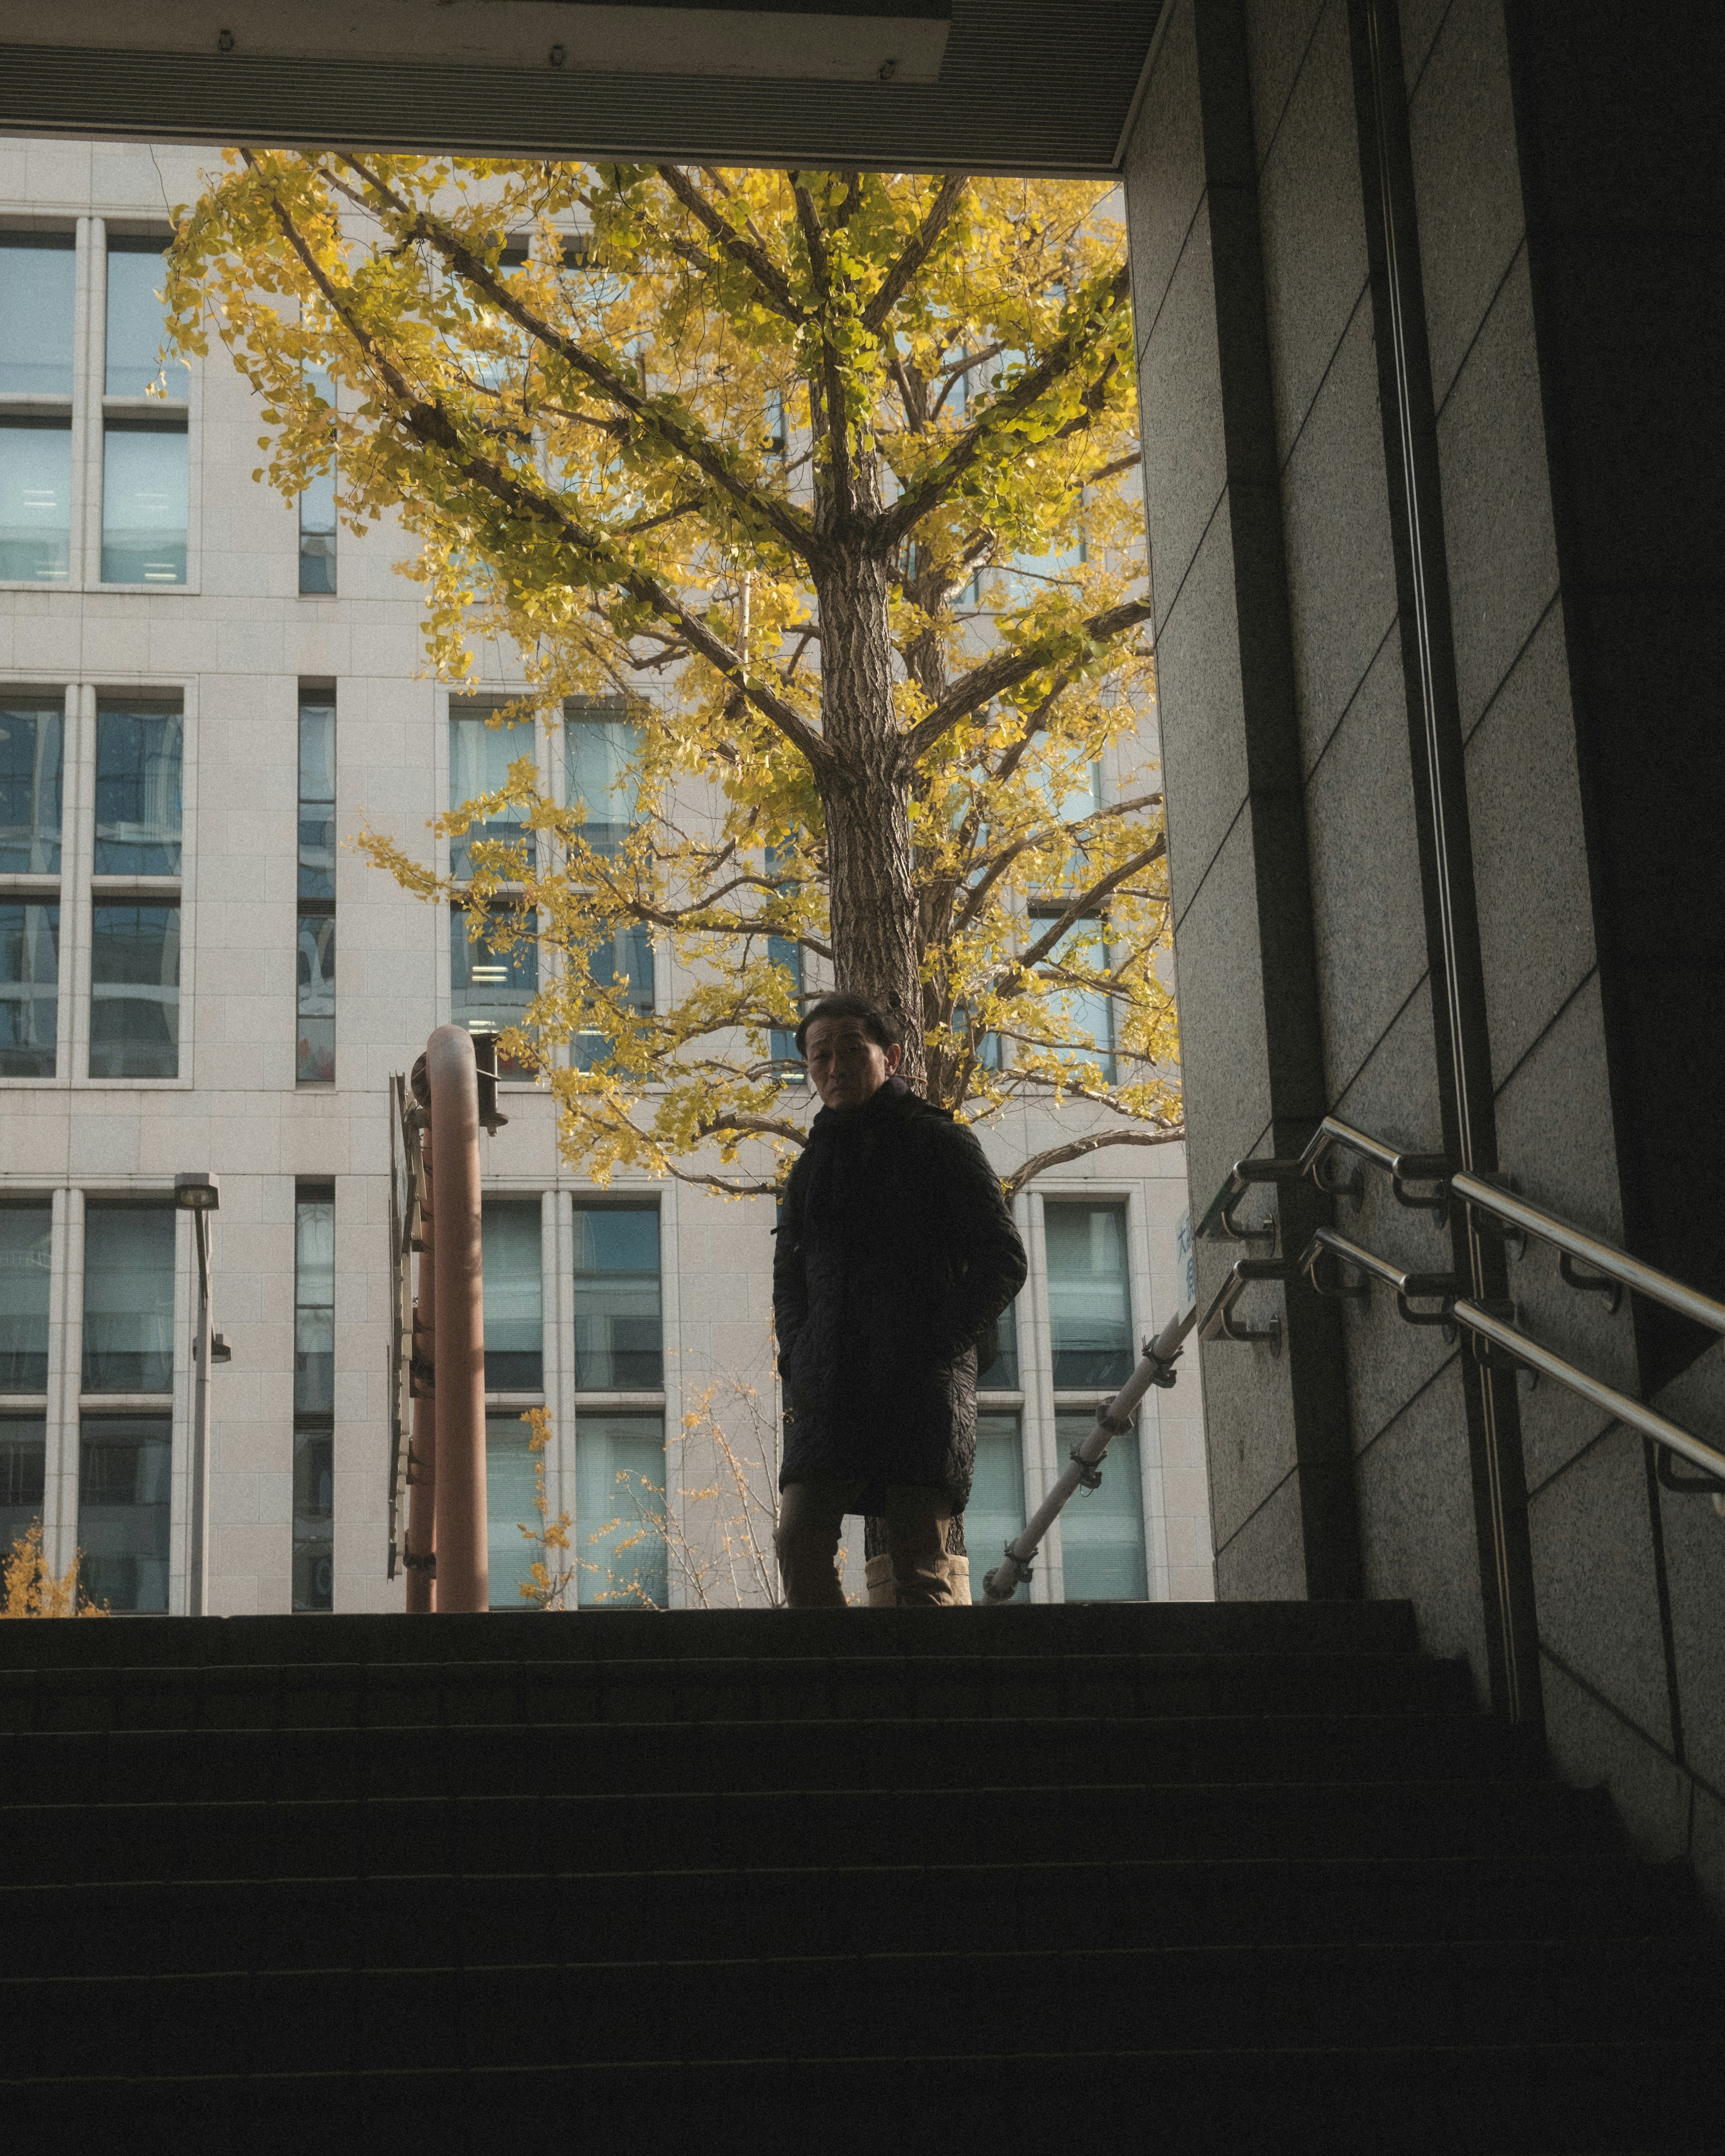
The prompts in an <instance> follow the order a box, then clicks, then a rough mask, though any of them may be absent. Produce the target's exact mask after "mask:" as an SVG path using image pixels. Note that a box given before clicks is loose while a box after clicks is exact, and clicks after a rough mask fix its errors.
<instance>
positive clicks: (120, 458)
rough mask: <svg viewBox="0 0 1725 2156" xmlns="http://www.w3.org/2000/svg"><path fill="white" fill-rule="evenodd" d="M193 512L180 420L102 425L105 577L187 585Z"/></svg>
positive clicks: (104, 579) (119, 421) (115, 420)
mask: <svg viewBox="0 0 1725 2156" xmlns="http://www.w3.org/2000/svg"><path fill="white" fill-rule="evenodd" d="M187 514H188V500H187V465H186V423H185V421H184V420H183V419H157V418H116V417H115V416H114V414H113V413H109V414H108V416H107V417H106V418H105V419H104V421H103V423H102V582H103V583H105V584H183V583H185V581H186V524H187Z"/></svg>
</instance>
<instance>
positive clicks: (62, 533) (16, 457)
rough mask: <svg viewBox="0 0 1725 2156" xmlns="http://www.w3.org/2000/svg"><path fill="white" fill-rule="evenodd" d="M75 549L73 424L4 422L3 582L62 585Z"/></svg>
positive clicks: (0, 492)
mask: <svg viewBox="0 0 1725 2156" xmlns="http://www.w3.org/2000/svg"><path fill="white" fill-rule="evenodd" d="M71 547H72V424H71V422H70V421H69V419H41V418H28V417H21V418H0V579H3V580H4V581H6V582H8V583H26V584H63V583H64V582H65V581H66V577H67V575H68V572H69V568H70V565H71V559H72V553H71Z"/></svg>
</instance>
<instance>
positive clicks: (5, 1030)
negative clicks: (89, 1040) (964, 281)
mask: <svg viewBox="0 0 1725 2156" xmlns="http://www.w3.org/2000/svg"><path fill="white" fill-rule="evenodd" d="M59 977H60V910H59V906H33V905H30V904H28V902H26V901H22V900H20V899H18V898H8V897H7V896H5V894H4V893H3V891H0V1078H52V1077H53V1075H54V1070H55V1065H56V1055H55V1047H54V1042H55V1036H56V1034H58V1031H59Z"/></svg>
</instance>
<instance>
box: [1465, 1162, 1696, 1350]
mask: <svg viewBox="0 0 1725 2156" xmlns="http://www.w3.org/2000/svg"><path fill="white" fill-rule="evenodd" d="M1450 1189H1451V1190H1453V1191H1454V1192H1455V1195H1456V1196H1457V1197H1458V1198H1459V1199H1461V1202H1462V1204H1464V1205H1472V1206H1476V1207H1477V1208H1478V1209H1479V1210H1480V1211H1481V1212H1482V1213H1490V1214H1494V1215H1495V1216H1496V1218H1497V1219H1499V1220H1501V1221H1503V1222H1505V1223H1506V1224H1507V1225H1508V1226H1510V1227H1511V1228H1513V1229H1518V1230H1519V1231H1520V1232H1521V1233H1522V1235H1537V1236H1538V1238H1539V1240H1541V1242H1543V1243H1550V1244H1551V1245H1553V1247H1554V1248H1556V1249H1557V1250H1561V1251H1562V1252H1563V1255H1565V1257H1568V1258H1574V1259H1579V1260H1580V1262H1581V1263H1582V1264H1583V1265H1588V1266H1590V1267H1591V1268H1592V1270H1594V1272H1596V1273H1600V1274H1603V1275H1604V1277H1605V1278H1606V1279H1608V1280H1614V1281H1620V1282H1621V1283H1622V1285H1623V1286H1625V1287H1626V1288H1630V1289H1632V1290H1633V1291H1634V1292H1635V1294H1637V1295H1645V1296H1647V1297H1648V1299H1649V1300H1650V1301H1653V1302H1662V1303H1663V1304H1664V1305H1665V1306H1666V1309H1667V1310H1675V1311H1676V1312H1678V1314H1679V1315H1680V1316H1681V1317H1692V1318H1693V1319H1694V1320H1695V1322H1696V1323H1697V1325H1706V1326H1710V1327H1712V1330H1713V1331H1714V1332H1725V1302H1715V1301H1714V1300H1713V1298H1712V1296H1710V1295H1702V1293H1701V1291H1700V1290H1699V1289H1697V1288H1692V1287H1686V1286H1684V1285H1683V1283H1682V1281H1678V1280H1673V1279H1672V1278H1671V1275H1670V1274H1669V1273H1662V1272H1659V1271H1656V1270H1655V1268H1654V1267H1653V1266H1651V1265H1643V1264H1642V1263H1641V1260H1640V1259H1639V1258H1632V1257H1631V1256H1630V1254H1629V1252H1628V1251H1627V1250H1619V1249H1618V1248H1617V1246H1616V1245H1615V1243H1605V1242H1602V1241H1601V1240H1599V1237H1598V1236H1597V1235H1589V1234H1588V1233H1587V1231H1586V1229H1583V1228H1572V1227H1571V1226H1570V1224H1569V1223H1568V1221H1567V1220H1559V1219H1558V1218H1557V1216H1556V1214H1552V1213H1547V1212H1545V1211H1544V1210H1543V1209H1542V1208H1540V1207H1539V1206H1538V1205H1530V1204H1528V1203H1527V1199H1525V1198H1517V1197H1515V1196H1513V1195H1512V1193H1510V1192H1509V1191H1507V1190H1504V1189H1502V1188H1500V1187H1499V1185H1498V1184H1497V1183H1487V1182H1486V1181H1485V1180H1484V1179H1483V1178H1481V1177H1480V1176H1477V1175H1465V1174H1463V1175H1452V1176H1451V1177H1450ZM1569 1284H1570V1286H1572V1287H1575V1286H1585V1285H1587V1283H1585V1282H1583V1281H1574V1280H1571V1281H1570V1283H1569Z"/></svg>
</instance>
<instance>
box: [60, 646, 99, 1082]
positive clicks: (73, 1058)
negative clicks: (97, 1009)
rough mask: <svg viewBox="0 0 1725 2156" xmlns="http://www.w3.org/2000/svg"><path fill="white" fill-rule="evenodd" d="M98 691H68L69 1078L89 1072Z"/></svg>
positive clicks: (65, 911)
mask: <svg viewBox="0 0 1725 2156" xmlns="http://www.w3.org/2000/svg"><path fill="white" fill-rule="evenodd" d="M95 737H96V722H95V690H94V689H93V688H91V687H90V685H88V683H83V684H80V685H78V686H76V687H74V688H70V689H68V690H67V691H66V777H65V792H64V804H63V808H62V812H61V813H62V815H63V817H64V839H63V842H62V849H61V855H60V993H61V995H62V996H63V997H64V999H65V1001H66V1003H67V1004H68V1006H69V1009H68V1013H67V1015H66V1017H65V1018H64V1019H63V1020H62V1022H61V1025H60V1033H59V1038H60V1039H62V1040H63V1041H64V1043H65V1044H66V1065H65V1071H66V1079H67V1082H68V1083H69V1084H70V1085H73V1086H77V1085H80V1084H82V1082H83V1081H85V1079H86V1078H88V1077H89V1075H90V874H91V867H92V864H93V862H94V860H95V758H96V738H95Z"/></svg>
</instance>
